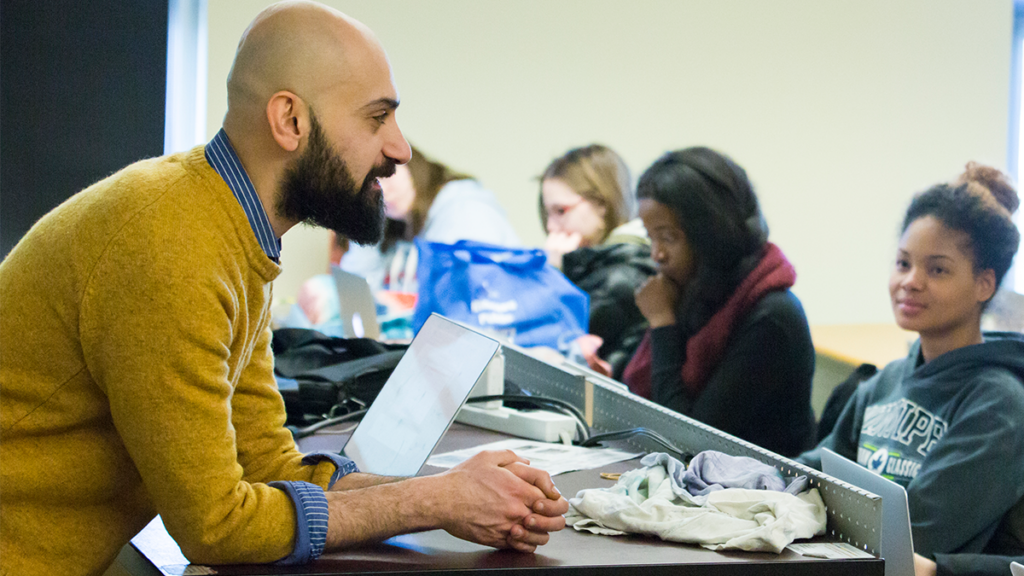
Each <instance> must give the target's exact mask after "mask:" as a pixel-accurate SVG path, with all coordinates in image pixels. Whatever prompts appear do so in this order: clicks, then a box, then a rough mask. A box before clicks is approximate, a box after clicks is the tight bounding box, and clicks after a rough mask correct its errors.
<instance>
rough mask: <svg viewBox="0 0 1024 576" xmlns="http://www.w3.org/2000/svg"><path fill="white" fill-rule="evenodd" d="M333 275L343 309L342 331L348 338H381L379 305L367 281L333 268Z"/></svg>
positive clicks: (339, 303) (339, 302)
mask: <svg viewBox="0 0 1024 576" xmlns="http://www.w3.org/2000/svg"><path fill="white" fill-rule="evenodd" d="M331 275H332V276H333V277H334V284H335V286H337V289H338V305H339V306H340V307H341V324H342V331H343V332H344V335H345V337H346V338H373V339H374V340H376V339H377V338H379V337H380V324H379V323H378V322H377V304H376V303H375V302H374V301H373V293H372V292H371V291H370V285H369V284H368V283H367V282H366V279H365V278H363V277H362V276H359V275H357V274H352V273H351V272H346V271H344V270H342V269H341V268H339V267H337V266H331Z"/></svg>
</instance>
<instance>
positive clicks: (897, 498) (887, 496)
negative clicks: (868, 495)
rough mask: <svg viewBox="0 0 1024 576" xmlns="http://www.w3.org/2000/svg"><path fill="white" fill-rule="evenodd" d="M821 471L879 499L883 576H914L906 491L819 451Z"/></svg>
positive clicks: (912, 541)
mask: <svg viewBox="0 0 1024 576" xmlns="http://www.w3.org/2000/svg"><path fill="white" fill-rule="evenodd" d="M821 471H822V472H824V473H825V474H828V475H829V476H833V477H835V478H838V479H840V480H842V481H843V482H846V483H847V484H853V485H854V486H857V487H858V488H861V489H863V490H867V491H868V492H873V493H875V494H877V495H879V496H881V497H882V537H881V556H882V558H884V559H885V574H886V576H890V575H892V576H914V539H913V538H914V537H913V534H912V533H911V530H910V507H909V506H908V504H907V491H906V490H905V489H904V488H903V486H900V485H899V484H897V483H895V482H893V481H892V480H889V479H888V478H883V477H881V476H879V475H878V474H875V473H874V472H872V471H870V470H868V469H867V468H865V467H863V466H861V465H860V464H857V463H856V462H854V461H852V460H849V459H847V458H844V457H843V456H840V455H839V454H836V453H835V452H833V451H832V450H829V449H828V448H822V449H821Z"/></svg>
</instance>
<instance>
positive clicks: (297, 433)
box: [288, 410, 366, 440]
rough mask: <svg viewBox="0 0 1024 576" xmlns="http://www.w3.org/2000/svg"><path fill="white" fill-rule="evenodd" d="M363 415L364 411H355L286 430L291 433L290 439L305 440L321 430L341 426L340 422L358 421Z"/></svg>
mask: <svg viewBox="0 0 1024 576" xmlns="http://www.w3.org/2000/svg"><path fill="white" fill-rule="evenodd" d="M363 414H366V410H356V411H355V412H349V413H348V414H343V415H341V416H335V417H334V418H328V419H326V420H321V421H319V422H317V423H316V424H312V425H310V426H306V427H305V428H296V427H294V426H289V427H288V429H289V430H291V431H292V437H294V438H295V439H296V440H298V439H299V438H305V437H306V436H309V435H311V434H312V433H314V432H316V431H317V430H320V429H321V428H327V427H328V426H334V425H335V424H341V423H342V422H348V421H349V420H358V419H360V418H362V417H363Z"/></svg>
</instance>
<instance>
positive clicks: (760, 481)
mask: <svg viewBox="0 0 1024 576" xmlns="http://www.w3.org/2000/svg"><path fill="white" fill-rule="evenodd" d="M640 463H641V464H643V465H644V466H654V465H659V464H660V465H662V466H665V468H666V469H667V470H668V471H669V474H671V475H672V477H673V478H675V479H676V481H677V482H678V483H680V484H682V485H683V486H685V487H686V490H687V491H688V492H689V493H690V494H693V495H694V496H703V495H705V494H707V493H709V492H712V491H714V490H721V489H723V488H748V489H751V490H775V491H776V492H788V493H790V494H799V493H801V492H803V491H804V490H806V489H807V485H808V481H807V477H806V476H797V477H796V478H793V479H792V481H791V482H790V483H789V485H788V486H787V485H786V480H785V478H783V476H782V472H779V471H778V469H776V468H775V467H773V466H769V465H767V464H764V463H763V462H759V461H757V460H754V459H753V458H748V457H746V456H730V455H728V454H725V453H723V452H717V451H715V450H705V451H703V452H701V453H699V454H697V455H696V456H694V457H693V459H692V460H690V465H689V466H688V467H686V469H685V471H684V472H683V473H682V474H681V475H680V471H681V468H682V467H683V464H682V462H680V461H678V460H676V459H675V458H673V457H671V456H669V455H668V454H663V453H660V452H658V453H653V454H648V455H647V456H644V458H643V460H641V461H640Z"/></svg>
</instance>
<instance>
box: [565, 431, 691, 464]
mask: <svg viewBox="0 0 1024 576" xmlns="http://www.w3.org/2000/svg"><path fill="white" fill-rule="evenodd" d="M633 436H644V437H646V438H649V439H651V440H653V441H654V442H656V443H658V444H661V445H662V446H664V447H665V448H666V449H667V450H668V451H669V452H671V453H672V455H673V456H678V457H679V459H680V461H682V462H683V463H684V464H686V463H688V462H689V461H690V459H691V458H693V455H692V454H690V453H688V452H684V451H682V450H680V449H679V448H678V447H677V446H676V445H675V444H673V443H672V442H671V441H669V440H668V439H667V438H665V437H664V436H662V435H661V434H658V433H657V432H655V431H654V430H651V429H649V428H642V427H641V428H630V429H628V430H616V431H614V432H604V433H602V434H595V435H593V436H591V437H590V438H587V439H586V440H585V441H584V442H581V443H580V446H587V447H589V446H596V445H597V444H598V443H600V442H602V441H604V440H623V439H625V438H632V437H633Z"/></svg>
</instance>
